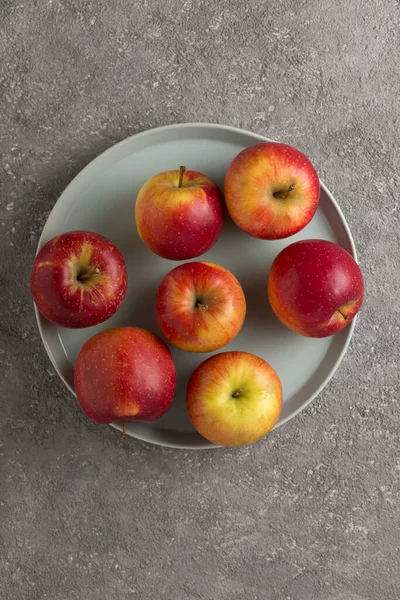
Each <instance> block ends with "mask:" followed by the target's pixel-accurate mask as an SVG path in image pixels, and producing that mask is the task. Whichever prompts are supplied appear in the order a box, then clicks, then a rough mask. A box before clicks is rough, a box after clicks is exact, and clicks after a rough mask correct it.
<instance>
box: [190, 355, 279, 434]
mask: <svg viewBox="0 0 400 600" xmlns="http://www.w3.org/2000/svg"><path fill="white" fill-rule="evenodd" d="M186 404H187V409H188V414H189V418H190V420H191V422H192V424H193V426H194V427H195V428H196V429H197V431H198V432H199V433H200V434H201V435H202V436H203V437H205V438H206V439H207V440H209V441H210V442H213V443H214V444H219V445H221V446H245V445H247V444H252V443H253V442H256V441H257V440H259V439H261V438H262V437H264V436H265V435H266V434H267V433H268V432H269V431H271V429H272V428H273V427H274V425H276V423H277V422H278V419H279V415H280V413H281V410H282V386H281V382H280V380H279V377H278V375H277V374H276V373H275V371H274V370H273V368H272V367H271V366H270V365H269V364H268V363H267V362H266V361H265V360H263V359H262V358H259V357H258V356H255V355H254V354H249V353H248V352H221V353H220V354H215V355H214V356H211V357H210V358H208V359H207V360H206V361H204V362H203V363H202V364H201V365H200V366H199V367H197V369H196V370H195V371H194V373H193V375H192V376H191V378H190V380H189V383H188V387H187V392H186Z"/></svg>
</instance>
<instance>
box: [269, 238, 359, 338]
mask: <svg viewBox="0 0 400 600" xmlns="http://www.w3.org/2000/svg"><path fill="white" fill-rule="evenodd" d="M268 298H269V301H270V304H271V306H272V309H273V311H274V313H275V314H276V316H277V317H278V319H279V320H280V321H281V322H282V323H283V324H284V325H286V327H288V328H289V329H292V330H293V331H295V332H296V333H299V334H300V335H304V336H308V337H316V338H321V337H327V336H329V335H333V334H334V333H337V332H338V331H340V330H341V329H343V327H345V326H346V325H348V324H349V323H350V322H351V320H352V319H353V318H354V317H355V315H356V314H357V312H358V311H359V309H360V307H361V305H362V302H363V298H364V282H363V276H362V273H361V269H360V267H359V266H358V264H357V263H356V261H355V260H354V258H353V257H352V256H351V255H350V254H349V253H348V252H346V250H344V249H343V248H341V247H340V246H338V245H337V244H334V243H333V242H329V241H327V240H301V241H299V242H295V243H294V244H290V246H287V247H286V248H284V249H283V250H282V251H281V252H280V253H279V254H278V256H277V257H276V258H275V260H274V262H273V263H272V266H271V270H270V273H269V276H268Z"/></svg>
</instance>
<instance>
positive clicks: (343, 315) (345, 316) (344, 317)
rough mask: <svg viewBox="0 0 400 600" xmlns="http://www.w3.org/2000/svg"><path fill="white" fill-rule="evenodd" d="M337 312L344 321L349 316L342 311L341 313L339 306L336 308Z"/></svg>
mask: <svg viewBox="0 0 400 600" xmlns="http://www.w3.org/2000/svg"><path fill="white" fill-rule="evenodd" d="M337 311H338V313H339V314H341V315H342V317H343V319H344V320H345V321H347V319H348V318H349V315H345V314H344V313H342V311H341V310H340V308H338V309H337Z"/></svg>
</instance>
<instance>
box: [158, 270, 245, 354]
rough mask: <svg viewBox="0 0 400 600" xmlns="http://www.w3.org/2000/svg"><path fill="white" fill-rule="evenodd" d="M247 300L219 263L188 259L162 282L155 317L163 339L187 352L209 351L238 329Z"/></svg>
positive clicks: (242, 319)
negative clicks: (188, 260) (190, 260)
mask: <svg viewBox="0 0 400 600" xmlns="http://www.w3.org/2000/svg"><path fill="white" fill-rule="evenodd" d="M245 315H246V300H245V297H244V294H243V290H242V287H241V285H240V283H239V282H238V280H237V279H236V277H235V276H234V275H233V273H231V272H230V271H228V270H227V269H225V268H224V267H221V266H220V265H216V264H213V263H208V262H190V263H185V264H183V265H180V266H179V267H176V268H175V269H173V270H172V271H170V272H169V273H168V274H167V275H166V276H165V277H164V279H163V280H162V281H161V283H160V286H159V288H158V291H157V294H156V319H157V323H158V326H159V328H160V329H161V331H162V333H163V335H164V337H165V338H166V340H167V341H168V342H169V343H170V344H173V345H174V346H177V347H178V348H181V350H187V351H188V352H211V351H213V350H217V349H218V348H222V346H225V345H226V344H228V343H229V342H230V341H231V340H232V339H233V338H234V337H235V336H236V335H237V334H238V333H239V331H240V329H241V327H242V325H243V321H244V318H245Z"/></svg>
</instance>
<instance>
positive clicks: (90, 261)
mask: <svg viewBox="0 0 400 600" xmlns="http://www.w3.org/2000/svg"><path fill="white" fill-rule="evenodd" d="M127 282H128V280H127V273H126V266H125V261H124V258H123V256H122V254H121V252H120V251H119V250H118V248H116V247H115V246H114V244H112V243H111V242H110V240H108V239H107V238H105V237H103V236H102V235H98V234H97V233H91V232H90V231H70V232H68V233H63V234H61V235H58V236H57V237H55V238H53V239H51V240H50V241H49V242H47V244H45V245H44V246H43V248H42V249H41V250H40V251H39V253H38V254H37V256H36V258H35V261H34V263H33V268H32V274H31V281H30V285H31V292H32V296H33V299H34V301H35V303H36V306H37V307H38V309H39V311H40V312H41V313H42V315H43V316H45V317H46V319H48V320H49V321H52V322H53V323H56V324H57V325H60V326H62V327H70V328H79V327H90V326H92V325H97V324H98V323H102V322H103V321H105V320H106V319H109V318H110V317H111V316H112V315H113V314H114V313H115V312H116V311H117V310H118V308H119V307H120V305H121V302H122V301H123V299H124V297H125V293H126V288H127Z"/></svg>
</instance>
